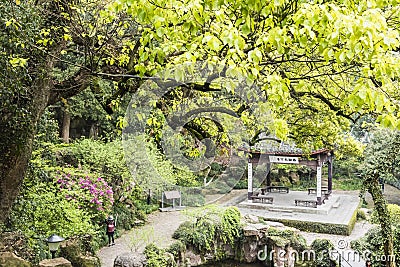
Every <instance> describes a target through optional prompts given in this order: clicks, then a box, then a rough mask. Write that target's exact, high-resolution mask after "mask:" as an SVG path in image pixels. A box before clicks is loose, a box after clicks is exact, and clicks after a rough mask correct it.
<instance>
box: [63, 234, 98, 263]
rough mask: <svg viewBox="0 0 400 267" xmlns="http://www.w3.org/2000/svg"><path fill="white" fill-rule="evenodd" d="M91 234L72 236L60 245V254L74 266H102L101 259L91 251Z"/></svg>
mask: <svg viewBox="0 0 400 267" xmlns="http://www.w3.org/2000/svg"><path fill="white" fill-rule="evenodd" d="M90 240H91V237H90V236H79V237H71V238H69V239H68V240H66V241H64V242H63V243H62V244H61V246H60V254H59V255H60V256H61V257H64V258H66V259H68V260H69V261H70V262H71V264H72V265H73V266H74V267H100V260H99V259H98V258H97V257H95V256H94V255H92V254H91V253H90V251H88V250H89V249H90Z"/></svg>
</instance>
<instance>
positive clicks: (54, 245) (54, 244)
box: [46, 235, 65, 259]
mask: <svg viewBox="0 0 400 267" xmlns="http://www.w3.org/2000/svg"><path fill="white" fill-rule="evenodd" d="M64 240H65V239H64V238H62V237H60V236H58V235H51V236H50V237H49V238H48V239H47V240H46V241H47V243H48V244H49V249H50V252H51V258H52V259H54V258H55V256H56V251H57V250H58V248H59V247H60V243H61V242H62V241H64Z"/></svg>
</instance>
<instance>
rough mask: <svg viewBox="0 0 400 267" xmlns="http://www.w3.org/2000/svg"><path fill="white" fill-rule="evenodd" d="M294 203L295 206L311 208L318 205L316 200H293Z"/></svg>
mask: <svg viewBox="0 0 400 267" xmlns="http://www.w3.org/2000/svg"><path fill="white" fill-rule="evenodd" d="M294 203H295V205H296V206H303V207H312V208H316V207H317V205H318V202H317V201H316V200H303V199H295V200H294Z"/></svg>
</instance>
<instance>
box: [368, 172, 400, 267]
mask: <svg viewBox="0 0 400 267" xmlns="http://www.w3.org/2000/svg"><path fill="white" fill-rule="evenodd" d="M367 187H368V192H369V193H370V194H371V196H372V199H373V201H374V205H375V209H376V211H377V213H378V218H379V223H380V226H381V234H382V238H383V240H384V251H385V255H386V259H387V260H386V262H385V263H386V266H387V267H396V263H395V258H394V249H393V231H392V226H391V224H390V214H389V212H388V210H387V206H386V200H385V198H384V196H383V193H382V189H381V186H380V184H379V182H378V179H373V180H372V181H370V182H369V184H368V185H367Z"/></svg>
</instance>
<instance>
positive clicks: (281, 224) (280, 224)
mask: <svg viewBox="0 0 400 267" xmlns="http://www.w3.org/2000/svg"><path fill="white" fill-rule="evenodd" d="M264 223H265V224H266V225H268V226H271V227H284V225H283V223H280V222H271V221H266V222H264Z"/></svg>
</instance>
